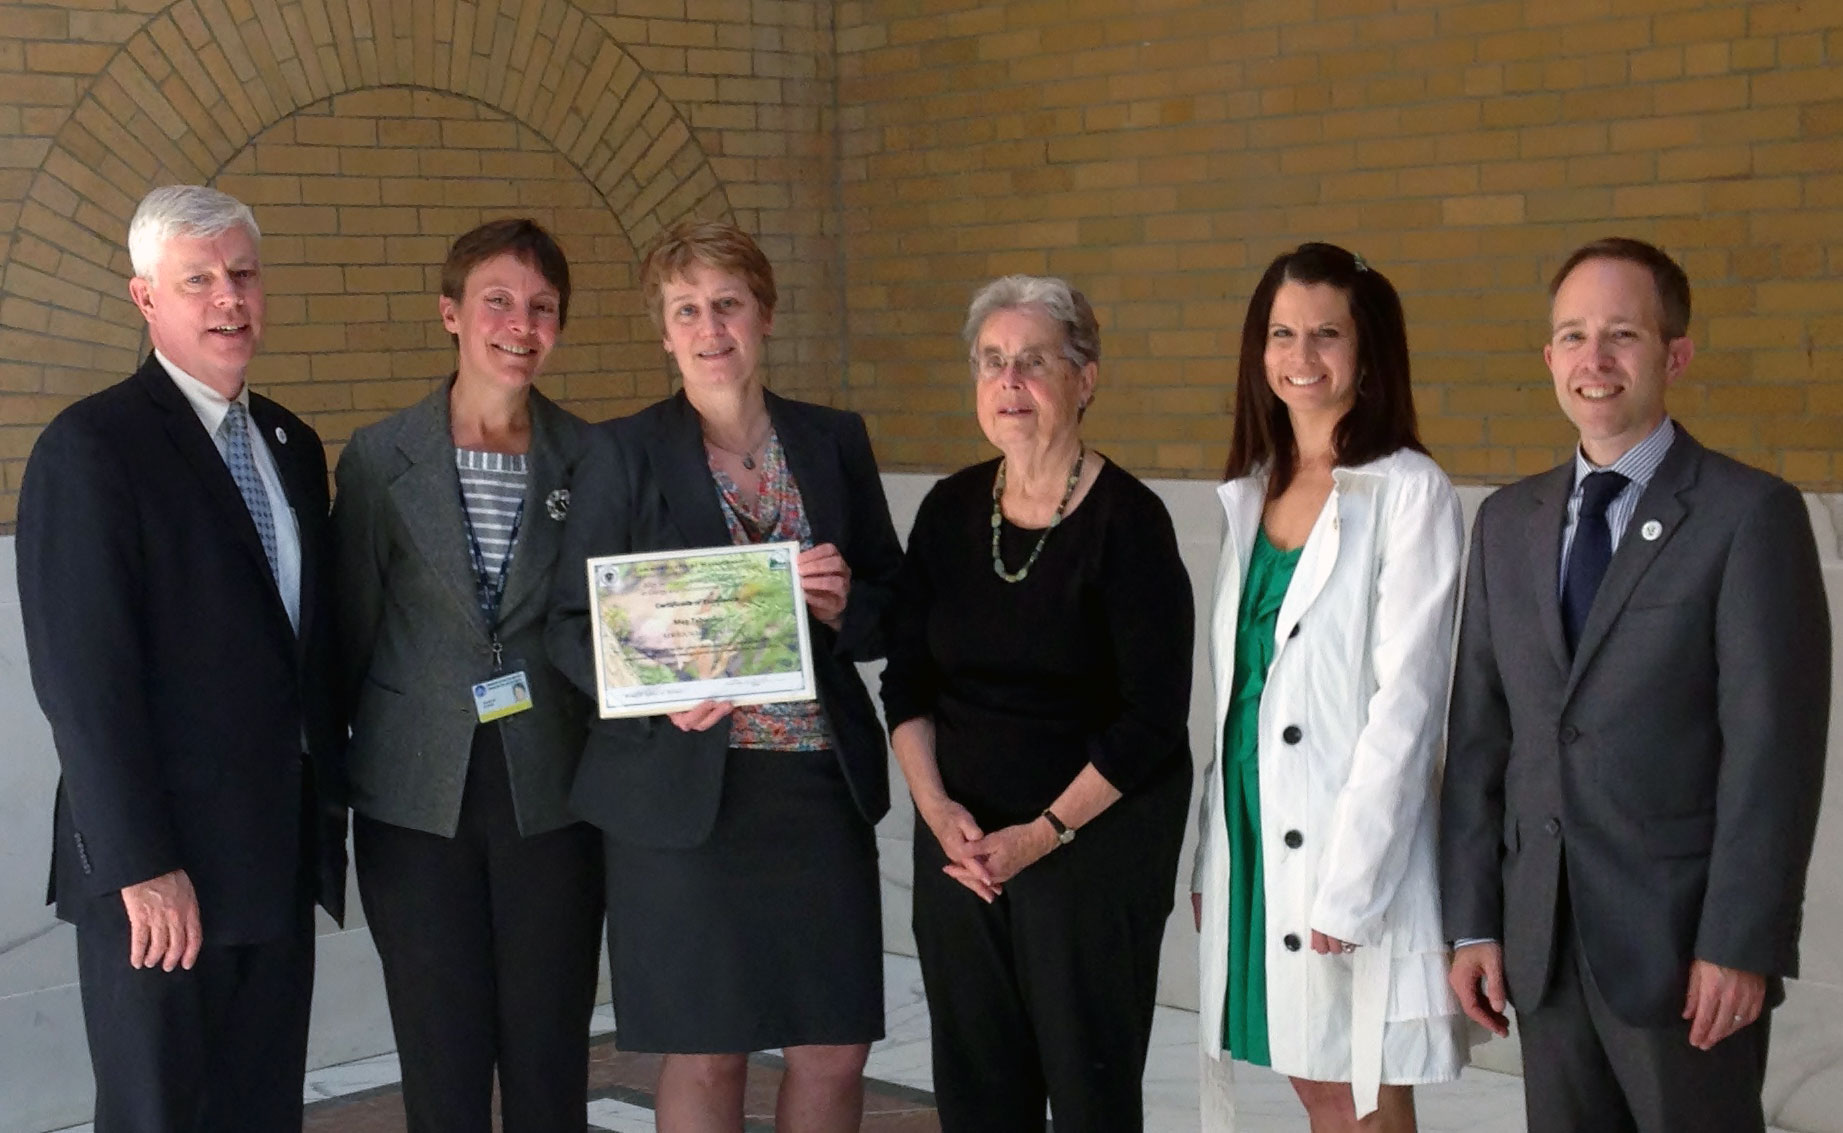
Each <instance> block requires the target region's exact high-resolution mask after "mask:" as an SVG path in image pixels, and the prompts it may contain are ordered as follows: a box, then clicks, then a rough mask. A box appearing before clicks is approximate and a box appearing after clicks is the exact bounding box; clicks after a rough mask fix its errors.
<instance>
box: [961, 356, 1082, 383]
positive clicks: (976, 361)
mask: <svg viewBox="0 0 1843 1133" xmlns="http://www.w3.org/2000/svg"><path fill="white" fill-rule="evenodd" d="M1061 357H1062V356H1061V355H1059V354H1050V353H1045V352H1044V351H1041V350H1022V351H1019V352H1018V353H1017V354H1014V355H1012V356H1011V357H1009V358H1007V357H1006V356H1005V355H1003V354H1000V353H999V352H998V351H996V350H988V351H986V352H985V353H984V354H975V355H973V356H972V357H971V358H970V359H968V362H969V364H970V365H971V366H972V369H973V376H974V377H976V378H981V379H985V380H991V381H996V380H998V379H999V378H1002V377H1004V376H1005V375H1006V374H1007V373H1009V372H1010V371H1012V370H1016V371H1017V374H1018V376H1019V377H1021V378H1029V379H1032V380H1035V379H1038V378H1043V377H1047V376H1048V375H1049V372H1050V370H1051V368H1053V367H1054V366H1055V364H1056V363H1057V362H1058V361H1059V360H1060V359H1061Z"/></svg>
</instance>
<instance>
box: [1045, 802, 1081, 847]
mask: <svg viewBox="0 0 1843 1133" xmlns="http://www.w3.org/2000/svg"><path fill="white" fill-rule="evenodd" d="M1043 817H1044V819H1045V820H1046V821H1048V822H1049V827H1050V829H1051V830H1054V831H1055V832H1056V844H1057V845H1058V846H1066V845H1068V844H1069V843H1070V842H1073V841H1075V831H1073V830H1071V829H1069V827H1068V826H1067V825H1066V824H1065V823H1064V822H1063V821H1062V819H1060V818H1057V817H1056V812H1055V811H1053V810H1050V809H1049V808H1048V807H1045V808H1044V809H1043Z"/></svg>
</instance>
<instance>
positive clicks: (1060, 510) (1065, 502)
mask: <svg viewBox="0 0 1843 1133" xmlns="http://www.w3.org/2000/svg"><path fill="white" fill-rule="evenodd" d="M1087 459H1088V447H1087V446H1086V445H1083V446H1082V447H1081V449H1080V450H1079V451H1078V452H1076V454H1075V467H1074V468H1071V469H1070V470H1069V482H1068V484H1067V485H1066V486H1065V487H1064V488H1063V489H1062V502H1061V503H1059V504H1057V505H1056V514H1055V515H1052V516H1050V517H1049V526H1048V527H1045V528H1044V529H1043V534H1041V535H1039V536H1037V545H1036V546H1035V547H1033V548H1031V551H1030V557H1029V558H1027V559H1025V560H1024V565H1023V566H1021V567H1019V568H1018V571H1017V573H1016V574H1012V573H1011V572H1010V571H1008V570H1006V569H1005V558H1004V556H1003V555H1002V554H1000V553H999V549H998V535H999V527H1000V525H1001V524H1003V523H1004V521H1005V513H1004V509H1003V508H1002V507H1001V506H1000V503H999V501H1000V500H1001V499H1003V497H1004V494H1005V461H1004V458H1003V457H1000V458H999V461H998V475H997V476H996V477H995V478H993V480H992V571H993V573H995V574H997V575H998V577H999V578H1002V579H1004V580H1005V581H1006V582H1022V581H1024V577H1025V576H1026V575H1028V574H1029V573H1030V568H1031V567H1033V566H1036V565H1037V556H1038V555H1041V554H1042V553H1043V544H1045V543H1047V542H1049V533H1050V532H1052V531H1054V530H1056V525H1057V524H1059V523H1061V522H1062V517H1063V515H1064V514H1066V513H1067V512H1068V510H1069V501H1070V500H1071V499H1074V498H1075V485H1076V483H1077V482H1079V481H1080V480H1081V466H1082V463H1083V462H1084V461H1086V460H1087Z"/></svg>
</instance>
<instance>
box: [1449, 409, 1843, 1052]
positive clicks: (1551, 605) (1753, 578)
mask: <svg viewBox="0 0 1843 1133" xmlns="http://www.w3.org/2000/svg"><path fill="white" fill-rule="evenodd" d="M1573 475H1574V471H1573V464H1572V462H1570V463H1569V464H1566V465H1563V466H1562V467H1559V468H1556V469H1554V470H1552V471H1550V472H1546V473H1543V474H1542V475H1540V476H1536V477H1532V478H1531V479H1528V480H1524V481H1522V482H1520V483H1517V484H1513V485H1511V486H1510V487H1507V488H1505V489H1503V490H1502V491H1500V492H1497V493H1495V494H1494V495H1492V496H1491V497H1490V498H1489V499H1487V500H1486V501H1485V504H1484V506H1483V507H1482V508H1481V509H1480V511H1479V515H1478V521H1477V523H1476V525H1475V527H1474V529H1473V534H1472V551H1471V561H1470V566H1469V567H1468V569H1467V574H1466V587H1465V604H1464V610H1463V615H1462V616H1463V621H1462V623H1461V626H1460V632H1459V656H1458V668H1457V672H1456V674H1455V678H1454V686H1453V699H1452V716H1451V730H1450V735H1449V738H1448V750H1447V763H1446V782H1445V791H1444V795H1443V798H1442V836H1441V862H1442V871H1441V872H1442V878H1441V883H1442V884H1441V888H1442V896H1443V900H1444V906H1445V910H1444V911H1445V921H1446V935H1447V937H1448V938H1450V939H1463V938H1467V937H1489V938H1495V939H1499V940H1502V941H1503V944H1504V958H1505V968H1506V976H1507V979H1508V982H1509V989H1510V994H1511V997H1512V1000H1513V1001H1514V1002H1515V1003H1517V1004H1518V1005H1519V1006H1523V1007H1529V1006H1533V1005H1535V1004H1536V1003H1538V1002H1540V1001H1541V999H1542V997H1543V995H1544V993H1545V991H1546V989H1547V987H1548V984H1549V980H1550V975H1551V968H1552V967H1553V957H1554V952H1555V950H1554V948H1553V942H1554V937H1555V931H1556V907H1557V898H1558V889H1559V886H1560V884H1561V873H1562V870H1563V869H1564V868H1565V869H1566V870H1567V900H1568V901H1569V903H1570V907H1571V910H1572V913H1573V918H1574V921H1575V923H1576V925H1577V926H1578V931H1579V934H1580V941H1581V947H1582V949H1583V952H1584V954H1585V956H1586V960H1587V963H1588V966H1589V967H1590V968H1591V969H1592V971H1593V974H1594V978H1595V981H1596V982H1597V983H1598V985H1599V986H1600V989H1601V990H1602V992H1603V993H1604V995H1605V996H1606V1000H1607V1002H1608V1003H1609V1004H1610V1005H1611V1006H1612V1008H1613V1009H1614V1010H1615V1011H1616V1012H1618V1014H1619V1015H1620V1016H1621V1017H1622V1018H1624V1019H1625V1020H1626V1021H1628V1022H1630V1023H1633V1024H1636V1025H1641V1026H1665V1025H1670V1024H1673V1023H1678V1022H1680V1014H1681V1012H1682V1009H1683V995H1684V989H1685V987H1686V986H1687V981H1688V974H1689V966H1690V962H1691V960H1692V959H1703V960H1708V961H1710V962H1712V963H1716V964H1720V965H1723V966H1726V967H1731V968H1738V969H1741V970H1744V971H1749V972H1757V973H1761V974H1764V975H1766V976H1768V977H1769V980H1770V984H1771V985H1772V988H1771V990H1772V993H1773V994H1774V996H1775V998H1776V997H1777V995H1778V994H1779V988H1778V984H1779V977H1783V976H1790V975H1795V974H1796V972H1797V967H1798V936H1799V929H1800V918H1801V911H1802V906H1803V901H1804V885H1805V868H1806V865H1807V863H1808V861H1809V859H1810V856H1811V841H1812V837H1813V834H1814V831H1815V828H1816V823H1817V807H1818V796H1819V793H1820V789H1821V787H1822V782H1823V775H1824V742H1825V730H1826V727H1827V721H1828V715H1829V698H1830V630H1829V618H1828V613H1827V607H1826V604H1825V597H1824V588H1823V580H1822V577H1821V574H1820V569H1819V564H1818V557H1817V548H1816V544H1815V541H1814V540H1813V538H1812V533H1811V523H1810V519H1809V516H1808V515H1807V514H1806V511H1805V506H1804V501H1803V500H1802V499H1801V498H1800V496H1799V493H1798V491H1797V490H1796V489H1795V488H1793V487H1792V486H1791V485H1790V484H1787V483H1785V482H1784V481H1783V480H1779V479H1777V478H1776V477H1773V476H1770V475H1768V474H1766V473H1764V472H1760V471H1758V470H1756V469H1753V468H1749V467H1747V466H1745V465H1742V464H1739V463H1737V462H1735V461H1733V460H1730V459H1728V458H1727V457H1724V456H1722V455H1720V454H1718V453H1714V452H1711V451H1709V450H1708V449H1705V448H1703V447H1702V446H1701V445H1700V444H1697V443H1696V441H1695V440H1693V439H1692V438H1691V437H1690V436H1689V434H1687V433H1685V432H1683V431H1681V429H1679V431H1678V433H1677V437H1676V441H1675V443H1673V444H1672V445H1671V447H1670V451H1669V453H1668V454H1666V456H1665V458H1664V461H1663V463H1662V465H1660V466H1659V468H1658V470H1657V474H1656V476H1655V477H1654V478H1653V479H1652V481H1651V483H1650V485H1649V486H1648V487H1647V489H1646V491H1645V494H1644V496H1643V497H1642V498H1641V499H1640V500H1639V503H1638V508H1637V510H1636V511H1635V512H1634V513H1633V515H1632V520H1631V524H1630V525H1629V526H1628V527H1627V528H1626V530H1625V535H1624V537H1623V538H1622V539H1621V541H1620V543H1619V549H1618V551H1617V552H1616V553H1615V554H1614V555H1613V559H1612V563H1611V565H1610V566H1609V567H1608V568H1607V573H1606V578H1605V581H1604V582H1603V583H1602V584H1601V588H1600V592H1599V595H1598V597H1597V598H1596V599H1595V601H1594V605H1593V609H1592V611H1591V613H1590V614H1589V616H1588V619H1587V624H1586V626H1585V628H1584V629H1583V630H1582V634H1581V641H1580V647H1579V649H1578V651H1577V652H1576V654H1575V656H1574V658H1573V659H1572V661H1570V659H1569V657H1568V655H1567V649H1566V647H1565V645H1564V644H1563V641H1562V627H1561V612H1560V603H1559V601H1558V599H1557V597H1556V593H1557V585H1558V583H1557V580H1558V577H1559V575H1558V570H1559V562H1560V554H1561V535H1562V523H1563V519H1564V516H1565V515H1566V510H1567V503H1568V496H1569V494H1570V491H1571V489H1572V487H1573ZM1652 524H1656V525H1657V526H1655V527H1649V525H1652ZM1648 527H1649V529H1650V530H1651V531H1652V533H1653V534H1654V535H1655V537H1654V538H1647V537H1646V536H1645V531H1646V530H1647V528H1648ZM1564 863H1565V865H1564Z"/></svg>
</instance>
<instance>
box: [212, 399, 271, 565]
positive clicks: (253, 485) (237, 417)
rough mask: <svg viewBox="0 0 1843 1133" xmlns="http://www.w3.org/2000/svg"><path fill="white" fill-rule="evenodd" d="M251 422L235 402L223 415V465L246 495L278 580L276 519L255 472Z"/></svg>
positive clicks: (264, 489)
mask: <svg viewBox="0 0 1843 1133" xmlns="http://www.w3.org/2000/svg"><path fill="white" fill-rule="evenodd" d="M249 420H250V411H249V410H247V409H245V408H244V407H243V403H242V402H238V401H233V402H231V403H230V408H229V409H228V410H226V411H225V413H224V423H223V424H222V425H219V426H218V432H219V434H220V435H222V436H223V438H224V463H226V464H228V465H230V477H231V479H233V480H235V481H236V482H237V491H239V492H241V493H243V506H245V507H247V508H249V509H250V519H252V520H254V521H255V523H256V534H257V535H260V536H261V537H262V553H263V554H265V555H267V556H268V557H269V573H270V574H271V575H273V576H275V578H276V579H277V580H279V579H280V578H281V574H280V572H279V571H278V570H277V569H276V566H275V563H276V550H275V516H274V514H273V513H272V512H270V510H269V493H268V490H267V489H266V488H264V487H263V486H262V475H261V474H260V473H258V472H257V471H256V457H255V454H253V453H251V452H250V427H249ZM278 584H279V581H278Z"/></svg>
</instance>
